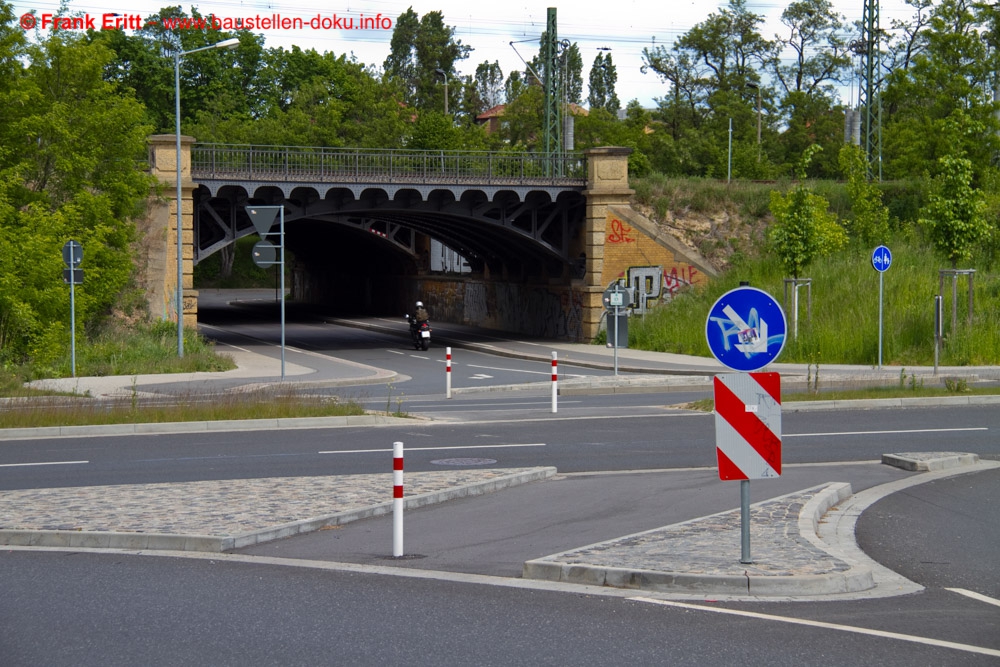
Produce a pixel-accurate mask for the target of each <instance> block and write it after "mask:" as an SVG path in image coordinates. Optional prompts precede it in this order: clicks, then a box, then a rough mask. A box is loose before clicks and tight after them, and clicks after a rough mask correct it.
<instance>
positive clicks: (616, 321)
mask: <svg viewBox="0 0 1000 667" xmlns="http://www.w3.org/2000/svg"><path fill="white" fill-rule="evenodd" d="M616 286H617V283H616ZM616 292H617V290H616ZM617 375H618V306H617V305H615V376H616V377H617Z"/></svg>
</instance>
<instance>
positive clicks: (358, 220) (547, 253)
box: [195, 185, 585, 265]
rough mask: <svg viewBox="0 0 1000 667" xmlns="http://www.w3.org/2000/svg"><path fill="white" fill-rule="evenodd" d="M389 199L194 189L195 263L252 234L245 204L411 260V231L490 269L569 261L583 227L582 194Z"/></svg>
mask: <svg viewBox="0 0 1000 667" xmlns="http://www.w3.org/2000/svg"><path fill="white" fill-rule="evenodd" d="M393 190H394V191H393V197H391V198H390V197H389V193H388V192H387V191H386V190H383V189H381V188H374V187H370V188H366V189H364V190H363V191H361V192H360V193H358V194H359V195H360V196H356V193H355V192H354V189H353V188H330V189H329V190H327V191H326V193H325V197H323V198H320V197H319V194H318V192H316V190H314V189H312V188H309V187H300V188H294V189H292V191H291V192H289V193H288V196H287V197H286V196H285V192H284V189H283V188H280V187H278V186H264V187H259V188H257V189H256V190H255V191H254V193H253V197H250V196H249V195H248V193H247V192H246V191H245V190H244V189H243V188H242V187H241V186H238V185H233V186H224V187H220V188H217V189H216V195H217V196H215V197H212V196H211V191H210V190H209V189H208V188H205V187H200V188H199V189H198V190H197V191H196V201H197V207H196V210H197V211H198V215H196V218H195V233H196V236H195V238H196V244H195V246H196V247H195V263H197V262H198V261H200V260H201V259H204V258H205V257H208V256H209V255H211V254H212V253H214V252H216V251H217V250H219V249H221V248H222V247H224V246H226V245H229V244H231V243H233V242H235V241H236V239H238V238H241V237H243V236H247V235H249V234H253V233H255V230H254V228H253V226H252V224H251V223H250V222H249V218H248V217H247V216H246V212H245V206H246V205H247V204H249V203H251V202H256V203H260V204H269V205H277V204H284V205H285V207H286V213H285V222H286V224H288V223H290V222H294V221H295V220H299V219H306V218H308V219H312V220H324V221H328V222H334V223H338V224H344V225H348V226H352V227H355V228H360V229H364V230H367V231H371V232H374V233H376V234H377V235H379V236H381V237H382V238H383V239H384V240H385V241H386V242H388V243H392V244H394V245H396V246H397V247H398V248H399V249H401V250H403V251H405V252H408V253H409V254H411V255H412V254H414V252H415V250H416V249H415V246H414V238H413V235H412V232H411V230H412V231H417V232H420V233H422V234H425V235H427V236H429V237H432V238H435V239H437V240H439V241H441V242H442V243H444V244H445V245H447V246H449V247H451V248H453V249H454V250H456V251H457V252H459V253H460V254H462V255H464V256H466V257H468V258H470V259H471V258H481V259H482V260H483V261H486V262H488V263H499V264H504V265H510V264H515V265H516V264H523V262H524V259H525V258H530V259H533V260H536V261H543V262H544V261H549V262H551V261H553V260H556V261H561V262H572V261H573V260H574V258H571V257H570V256H569V244H570V240H571V239H572V238H573V237H574V236H575V234H576V233H577V231H578V227H579V225H580V224H582V221H583V216H584V210H585V200H584V197H583V195H582V193H581V192H579V191H576V190H565V191H562V192H560V193H558V195H557V197H556V200H555V201H553V200H552V198H551V194H552V193H550V192H549V191H548V189H546V190H540V191H533V192H527V193H526V194H524V195H523V196H522V193H519V192H516V191H514V190H497V191H495V192H492V193H490V194H492V197H488V196H487V193H486V192H485V191H482V190H465V191H464V192H462V193H461V198H460V199H456V198H455V192H454V191H452V190H451V189H437V190H432V191H429V192H427V193H426V198H425V196H424V193H422V192H420V191H419V189H412V188H405V187H404V188H394V189H393Z"/></svg>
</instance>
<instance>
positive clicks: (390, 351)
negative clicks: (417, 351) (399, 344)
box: [386, 350, 406, 355]
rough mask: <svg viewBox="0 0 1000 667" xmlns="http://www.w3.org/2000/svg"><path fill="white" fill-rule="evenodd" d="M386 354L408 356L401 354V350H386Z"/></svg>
mask: <svg viewBox="0 0 1000 667" xmlns="http://www.w3.org/2000/svg"><path fill="white" fill-rule="evenodd" d="M386 352H388V353H389V354H398V355H404V354H406V353H405V352H400V351H399V350H386Z"/></svg>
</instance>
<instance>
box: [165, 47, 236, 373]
mask: <svg viewBox="0 0 1000 667" xmlns="http://www.w3.org/2000/svg"><path fill="white" fill-rule="evenodd" d="M239 43H240V40H239V39H238V38H237V37H233V38H232V39H227V40H224V41H222V42H217V43H215V44H211V45H209V46H203V47H201V48H200V49H191V50H190V51H180V50H178V51H175V52H174V138H175V139H176V140H177V356H178V357H183V356H184V222H183V219H182V211H181V208H182V203H181V197H182V196H183V194H182V193H181V58H183V57H184V56H186V55H190V54H192V53H198V52H199V51H207V50H209V49H232V48H235V47H237V46H239Z"/></svg>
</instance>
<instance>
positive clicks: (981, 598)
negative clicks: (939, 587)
mask: <svg viewBox="0 0 1000 667" xmlns="http://www.w3.org/2000/svg"><path fill="white" fill-rule="evenodd" d="M945 590H946V591H951V592H952V593H958V594H959V595H964V596H966V597H970V598H972V599H973V600H979V601H980V602H985V603H986V604H995V605H996V606H998V607H1000V600H997V599H996V598H991V597H989V596H988V595H983V594H982V593H977V592H975V591H969V590H966V589H964V588H946V589H945Z"/></svg>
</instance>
